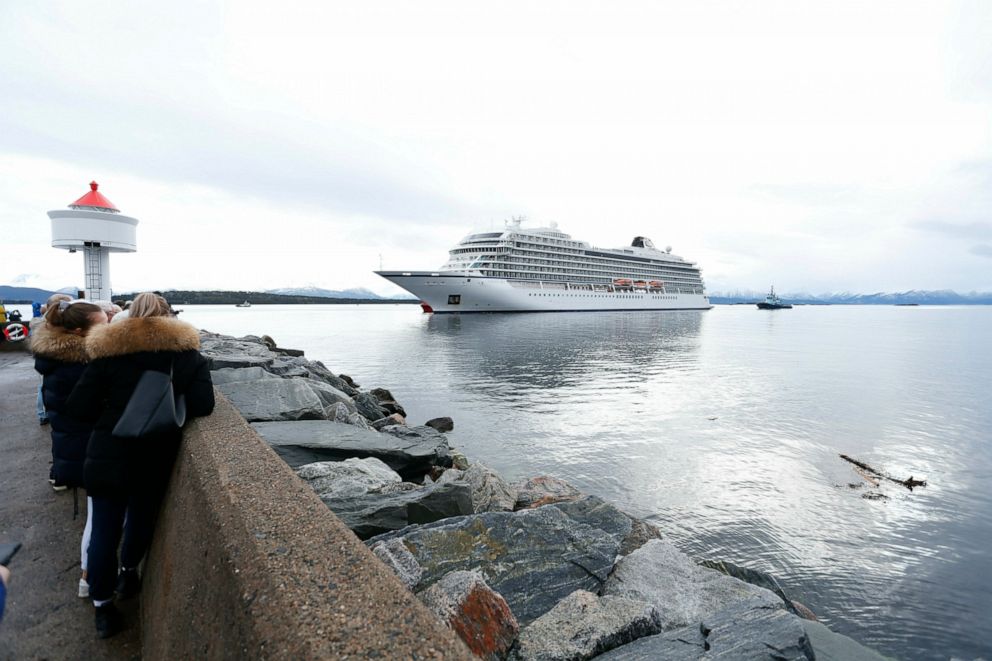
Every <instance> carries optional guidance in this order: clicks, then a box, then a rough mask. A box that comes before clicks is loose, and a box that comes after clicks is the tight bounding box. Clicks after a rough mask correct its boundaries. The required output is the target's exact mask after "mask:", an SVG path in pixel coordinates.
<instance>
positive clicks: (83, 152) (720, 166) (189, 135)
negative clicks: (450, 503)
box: [0, 0, 992, 293]
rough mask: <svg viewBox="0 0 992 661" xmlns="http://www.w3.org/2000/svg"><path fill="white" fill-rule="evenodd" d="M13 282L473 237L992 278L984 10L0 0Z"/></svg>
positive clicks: (2, 183) (342, 256)
mask: <svg viewBox="0 0 992 661" xmlns="http://www.w3.org/2000/svg"><path fill="white" fill-rule="evenodd" d="M0 90H2V91H0V230H2V231H0V238H2V243H0V247H2V251H3V252H2V257H0V284H15V283H19V284H26V285H31V286H41V287H46V288H57V287H62V286H67V285H77V286H78V285H81V284H82V257H81V255H80V254H78V253H77V254H74V255H70V254H68V253H67V252H65V251H61V250H56V249H54V248H52V247H51V232H50V225H49V220H48V217H47V216H46V214H45V212H46V211H48V210H50V209H60V208H64V207H65V206H66V205H68V204H69V203H70V202H72V201H73V200H75V199H76V198H77V197H79V196H81V195H82V194H83V193H84V192H86V191H87V190H88V186H87V184H88V182H89V181H90V180H92V179H95V180H97V181H98V182H100V184H101V188H100V190H101V192H103V193H105V194H106V195H107V197H108V198H110V199H111V200H112V201H113V202H114V203H115V204H116V205H117V206H118V207H119V208H120V209H121V211H122V212H123V213H125V214H127V215H131V216H135V217H137V218H138V219H139V220H140V225H139V226H138V252H137V253H136V254H130V255H114V256H113V257H112V259H111V273H112V279H113V286H114V289H115V290H118V291H125V290H135V289H164V288H171V287H175V288H191V289H192V288H195V289H212V288H224V289H235V288H237V289H271V288H276V287H284V286H303V285H315V286H320V287H327V288H345V287H368V288H370V289H373V290H374V291H377V292H379V293H396V292H398V291H399V290H398V289H396V288H394V287H393V286H392V285H391V284H389V283H387V282H386V281H384V280H381V279H380V278H378V277H377V276H375V275H374V274H373V273H372V271H373V270H374V269H377V268H378V267H379V264H380V258H381V262H382V265H383V266H384V267H385V268H387V269H432V268H437V267H438V266H439V265H440V264H442V263H443V262H444V261H445V259H446V257H447V250H448V249H449V248H450V247H451V246H452V245H453V244H454V243H455V242H456V241H458V240H459V239H460V238H461V237H462V236H463V235H465V234H466V233H468V232H469V231H470V230H472V229H474V228H489V227H495V228H499V227H502V225H503V221H504V220H505V219H507V218H509V217H511V216H514V215H523V216H526V217H527V218H528V220H529V222H530V223H531V224H533V225H545V224H547V223H548V222H550V221H557V222H558V224H559V226H560V228H561V229H562V230H564V231H566V232H568V233H570V234H571V235H572V236H573V237H575V238H578V239H582V240H585V241H588V242H590V243H592V244H593V245H597V246H600V247H618V246H621V245H626V244H629V242H630V240H631V238H632V237H634V236H635V235H644V236H648V237H651V238H652V239H653V240H654V242H655V243H656V244H657V245H660V246H666V245H671V246H672V247H673V252H675V253H676V254H679V255H682V256H684V257H686V258H687V259H690V260H693V261H696V262H698V263H699V265H700V266H701V267H702V269H703V275H704V277H705V279H706V281H707V286H708V289H709V290H710V291H711V292H713V291H728V290H729V291H732V290H735V289H754V290H764V289H766V288H767V287H768V285H769V284H772V283H774V284H775V285H776V286H777V288H778V289H779V290H780V291H784V292H799V291H808V292H812V293H821V292H839V291H853V292H874V291H897V290H906V289H942V288H951V289H956V290H958V291H971V290H979V291H992V2H982V1H978V2H973V3H967V2H966V3H956V2H919V3H914V2H906V1H905V0H900V1H899V2H877V1H873V2H862V1H859V2H851V3H845V2H838V1H836V0H831V1H829V2H816V3H810V2H797V1H795V0H789V1H787V2H781V3H777V2H700V1H699V0H691V1H688V0H687V1H686V2H644V3H638V2H605V1H604V2H576V1H574V0H569V1H567V2H533V1H528V2H499V3H486V4H481V3H471V2H464V1H460V2H450V3H446V2H445V3H441V2H415V3H414V2H396V3H392V2H374V3H373V2H349V3H335V2H295V1H293V0H283V1H281V2H264V3H263V2H248V1H244V0H238V1H232V2H229V3H221V2H182V1H174V2H168V3H164V2H155V3H152V2H126V3H124V2H100V1H89V2H85V3H83V2H65V3H60V2H45V1H44V0H32V1H31V2H16V1H15V0H0Z"/></svg>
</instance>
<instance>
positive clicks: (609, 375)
mask: <svg viewBox="0 0 992 661" xmlns="http://www.w3.org/2000/svg"><path fill="white" fill-rule="evenodd" d="M180 307H184V308H185V309H184V312H183V314H182V318H183V319H186V320H187V321H189V322H191V323H193V324H195V325H197V326H199V327H201V328H204V329H207V330H211V331H215V332H221V333H227V334H233V335H244V334H249V333H251V334H256V335H257V334H262V333H267V334H269V335H271V336H272V337H274V338H275V339H276V340H277V341H278V343H279V344H280V345H281V346H286V347H294V348H300V349H304V350H305V351H306V354H307V357H309V358H311V359H318V360H321V361H323V362H324V363H325V364H326V365H327V366H328V367H330V368H331V369H332V370H334V371H336V372H338V373H346V374H349V375H351V376H352V377H353V378H354V379H355V380H356V381H358V382H359V383H361V384H362V385H363V386H364V387H374V386H381V387H386V388H389V389H390V390H391V391H392V392H393V394H394V395H395V396H396V397H397V399H398V400H399V401H400V402H401V403H402V404H403V406H404V407H405V408H406V410H407V412H408V413H409V417H410V421H411V423H417V424H419V423H423V422H424V421H425V420H427V419H428V418H431V417H435V416H440V415H450V416H451V417H452V418H454V420H455V431H454V432H452V433H451V434H450V435H449V436H450V439H451V442H452V444H453V445H455V446H457V447H459V448H461V449H462V450H463V451H464V452H465V453H466V454H467V455H468V456H469V458H470V459H476V460H481V461H483V462H485V463H487V464H489V465H490V466H492V467H493V468H496V469H497V470H499V471H500V472H502V473H503V474H504V475H505V476H507V477H508V478H511V479H515V478H524V477H528V476H532V475H537V474H542V473H547V474H552V475H556V476H558V477H561V478H564V479H566V480H568V481H569V482H571V483H573V484H575V485H576V486H578V487H579V488H581V489H582V490H583V491H586V492H588V493H592V494H596V495H599V496H601V497H603V498H605V499H607V500H609V501H611V502H613V503H615V504H616V505H617V506H619V507H621V508H622V509H625V510H627V511H629V512H631V513H632V514H635V515H638V516H642V517H646V518H648V519H650V520H651V521H653V522H654V523H656V524H657V525H658V526H660V527H661V529H662V530H663V532H664V533H665V534H666V535H667V536H668V537H669V538H670V539H672V540H673V541H674V542H675V543H676V544H678V545H679V546H680V547H681V548H682V549H683V550H684V551H686V552H688V553H689V554H690V555H692V556H694V557H696V558H699V559H703V558H708V559H722V560H729V561H732V562H736V563H738V564H743V565H746V566H750V567H754V568H757V569H761V570H764V571H768V572H771V573H772V574H774V575H775V576H776V577H778V578H779V580H780V582H781V583H782V584H783V586H784V587H785V589H786V591H787V592H789V593H791V595H792V596H793V597H794V598H795V599H798V600H799V601H802V602H804V603H805V604H806V605H807V606H809V607H810V608H812V609H813V611H814V612H816V613H817V615H818V616H819V617H820V618H821V620H822V621H824V622H825V623H827V624H828V625H830V626H831V627H832V628H833V629H834V630H835V631H839V632H841V633H845V634H848V635H850V636H852V637H854V638H855V639H857V640H859V641H862V642H864V643H865V644H868V645H870V646H872V647H874V648H876V649H878V650H879V651H881V652H883V653H885V654H889V655H893V656H896V657H899V658H907V659H908V658H921V659H922V658H949V657H952V656H957V657H961V658H975V657H979V656H985V657H986V658H987V657H989V656H992V651H990V650H992V617H990V613H992V560H990V554H989V550H988V549H989V548H992V444H990V439H989V436H990V431H992V388H990V387H989V386H990V375H992V351H990V349H989V339H990V338H992V308H987V307H860V306H859V307H847V306H832V307H797V308H795V309H793V310H785V311H771V312H769V311H759V310H757V309H755V308H754V307H752V306H731V307H723V306H721V307H717V308H715V309H713V310H710V311H707V312H677V313H672V312H661V313H650V312H634V313H630V312H617V313H603V312H598V313H560V314H516V315H514V314H489V315H465V316H453V315H435V316H431V315H424V314H421V312H420V310H419V309H418V308H417V307H416V306H411V305H402V306H400V305H397V306H333V305H328V306H255V307H252V308H250V309H239V308H235V307H234V306H180ZM841 453H845V454H848V455H851V456H853V457H856V458H858V459H860V460H862V461H865V462H867V463H869V464H871V465H873V466H875V467H878V468H881V469H884V470H885V471H887V472H889V473H891V474H893V475H895V476H898V477H900V478H906V477H909V476H910V475H912V476H915V477H916V478H923V479H926V480H927V483H928V484H927V487H925V488H918V489H916V490H914V491H912V492H911V491H909V490H907V489H905V488H903V487H900V486H897V485H894V484H892V485H883V486H881V487H879V488H878V489H870V490H871V491H878V492H879V493H882V494H884V495H885V496H887V498H885V499H876V500H869V499H866V498H864V497H863V494H865V493H866V492H867V491H868V490H869V489H867V488H866V487H862V488H851V487H850V486H849V485H850V484H861V485H865V484H866V483H865V482H864V481H863V480H862V479H861V478H860V477H859V476H858V474H857V473H856V472H855V471H854V470H853V467H852V466H851V465H850V464H848V463H846V462H844V461H843V460H841V459H840V458H839V456H838V455H839V454H841Z"/></svg>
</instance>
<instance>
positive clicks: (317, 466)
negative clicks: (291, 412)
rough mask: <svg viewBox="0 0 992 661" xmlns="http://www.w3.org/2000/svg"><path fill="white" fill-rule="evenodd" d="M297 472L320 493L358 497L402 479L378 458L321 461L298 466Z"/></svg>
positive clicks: (323, 494)
mask: <svg viewBox="0 0 992 661" xmlns="http://www.w3.org/2000/svg"><path fill="white" fill-rule="evenodd" d="M296 474H297V475H299V476H300V477H301V478H302V479H303V480H305V481H306V482H307V484H309V485H310V488H312V489H313V490H314V491H315V492H317V493H318V494H319V495H321V496H336V497H346V496H358V495H364V494H367V493H369V492H370V491H379V490H381V489H383V488H384V487H385V486H386V485H389V484H396V483H399V482H402V481H403V478H401V477H400V476H399V474H398V473H397V472H396V471H394V470H393V469H391V468H390V467H389V466H387V465H386V464H384V463H383V462H382V461H380V460H379V459H376V458H375V457H368V458H366V459H355V458H351V459H345V460H344V461H318V462H315V463H312V464H306V465H305V466H300V467H299V468H297V469H296Z"/></svg>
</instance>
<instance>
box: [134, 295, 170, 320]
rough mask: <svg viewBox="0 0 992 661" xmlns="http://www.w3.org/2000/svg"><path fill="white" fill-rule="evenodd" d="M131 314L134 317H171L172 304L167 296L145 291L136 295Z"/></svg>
mask: <svg viewBox="0 0 992 661" xmlns="http://www.w3.org/2000/svg"><path fill="white" fill-rule="evenodd" d="M128 309H129V310H130V312H129V314H130V316H131V317H132V318H134V317H170V316H172V306H170V305H169V302H168V301H166V300H165V298H163V297H161V296H159V295H158V294H153V293H152V292H145V293H143V294H138V295H137V296H135V297H134V301H133V302H132V303H131V307H130V308H128Z"/></svg>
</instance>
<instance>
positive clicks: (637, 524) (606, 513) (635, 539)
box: [555, 496, 661, 555]
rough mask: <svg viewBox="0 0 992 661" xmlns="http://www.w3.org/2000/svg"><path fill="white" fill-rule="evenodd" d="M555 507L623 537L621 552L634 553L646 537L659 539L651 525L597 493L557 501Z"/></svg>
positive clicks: (657, 533)
mask: <svg viewBox="0 0 992 661" xmlns="http://www.w3.org/2000/svg"><path fill="white" fill-rule="evenodd" d="M555 506H556V507H557V508H558V509H560V510H561V511H562V512H564V513H565V514H567V515H569V516H570V517H572V518H573V519H577V520H579V521H582V522H583V523H587V524H589V525H594V526H596V527H597V528H600V529H602V530H606V531H608V532H609V533H610V534H611V535H615V536H617V537H618V538H620V539H622V540H623V542H622V543H621V545H620V555H629V554H631V553H633V552H634V551H636V550H637V549H639V548H641V547H642V546H644V544H645V542H647V541H648V540H649V539H661V533H660V532H658V529H657V528H655V527H654V526H653V525H651V524H650V523H647V522H645V521H641V520H640V519H635V518H634V517H632V516H630V515H629V514H627V513H626V512H622V511H621V510H618V509H617V508H616V507H614V506H613V505H611V504H610V503H607V502H606V501H604V500H603V499H601V498H599V497H597V496H584V497H582V498H579V499H578V500H571V501H565V502H561V503H557V504H556V505H555Z"/></svg>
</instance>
